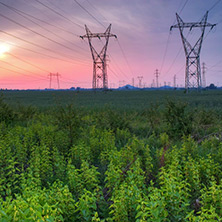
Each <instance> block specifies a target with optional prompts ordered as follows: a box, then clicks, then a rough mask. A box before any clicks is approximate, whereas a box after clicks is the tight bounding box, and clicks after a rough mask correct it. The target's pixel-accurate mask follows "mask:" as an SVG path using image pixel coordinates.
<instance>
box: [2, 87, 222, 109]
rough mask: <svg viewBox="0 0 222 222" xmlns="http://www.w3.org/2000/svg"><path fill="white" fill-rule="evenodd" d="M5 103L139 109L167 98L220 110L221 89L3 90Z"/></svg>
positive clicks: (13, 104) (221, 100) (221, 103)
mask: <svg viewBox="0 0 222 222" xmlns="http://www.w3.org/2000/svg"><path fill="white" fill-rule="evenodd" d="M2 94H3V97H4V99H5V102H7V103H8V104H9V105H11V106H13V107H16V106H18V105H24V106H35V107H38V108H40V109H47V108H51V107H54V106H57V105H62V106H64V105H67V104H74V105H75V106H76V107H79V108H83V109H84V108H86V109H103V108H105V107H110V108H114V109H116V110H137V111H141V110H144V109H147V108H150V106H152V105H153V104H159V105H160V106H161V105H162V104H164V103H165V102H166V100H173V101H180V102H185V103H188V105H189V106H192V107H204V108H205V109H215V110H221V109H222V91H220V90H212V91H202V92H201V93H198V92H190V93H189V94H185V93H184V92H183V91H170V90H169V91H168V90H166V91H157V90H156V91H142V90H141V91H109V92H91V91H80V92H76V91H25V90H23V91H2Z"/></svg>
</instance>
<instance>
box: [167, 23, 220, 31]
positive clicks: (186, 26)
mask: <svg viewBox="0 0 222 222" xmlns="http://www.w3.org/2000/svg"><path fill="white" fill-rule="evenodd" d="M214 26H216V24H210V23H206V24H205V23H203V22H184V23H182V24H176V25H172V26H171V27H170V30H172V29H173V28H180V27H182V28H190V29H192V28H196V27H211V28H213V27H214Z"/></svg>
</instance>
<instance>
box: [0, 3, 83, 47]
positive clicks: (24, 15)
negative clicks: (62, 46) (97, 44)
mask: <svg viewBox="0 0 222 222" xmlns="http://www.w3.org/2000/svg"><path fill="white" fill-rule="evenodd" d="M0 4H2V5H4V6H5V7H7V8H9V9H10V10H12V11H13V12H14V13H16V14H18V15H19V16H21V17H23V18H25V19H26V20H28V21H29V22H31V23H33V24H35V25H37V26H39V27H40V28H41V29H43V30H45V31H47V32H49V33H50V34H53V35H54V36H56V37H57V38H59V39H61V40H63V41H65V42H67V43H69V44H71V45H73V46H75V47H78V48H79V49H82V50H84V49H83V48H82V47H80V46H79V45H77V44H74V43H73V42H70V41H69V40H67V39H65V38H63V37H62V36H60V35H58V34H57V33H55V32H53V31H52V30H49V29H47V28H45V27H44V26H42V25H40V24H39V23H37V22H35V21H33V20H32V19H30V18H29V16H27V15H26V14H25V13H23V12H21V11H19V10H16V9H14V8H13V7H10V6H8V5H6V4H4V3H2V2H0Z"/></svg>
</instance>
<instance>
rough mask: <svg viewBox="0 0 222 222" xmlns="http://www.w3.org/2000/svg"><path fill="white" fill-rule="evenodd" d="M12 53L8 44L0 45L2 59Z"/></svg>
mask: <svg viewBox="0 0 222 222" xmlns="http://www.w3.org/2000/svg"><path fill="white" fill-rule="evenodd" d="M9 51H10V46H9V45H8V44H6V43H2V44H0V57H4V56H5V54H6V53H7V52H9Z"/></svg>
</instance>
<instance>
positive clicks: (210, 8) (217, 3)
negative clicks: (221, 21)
mask: <svg viewBox="0 0 222 222" xmlns="http://www.w3.org/2000/svg"><path fill="white" fill-rule="evenodd" d="M220 1H221V0H218V1H217V2H215V4H214V5H213V6H212V7H211V8H210V9H209V10H208V12H209V11H211V10H213V8H215V7H216V5H217V4H218V3H219V2H220Z"/></svg>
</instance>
